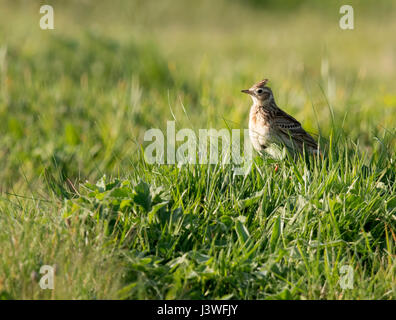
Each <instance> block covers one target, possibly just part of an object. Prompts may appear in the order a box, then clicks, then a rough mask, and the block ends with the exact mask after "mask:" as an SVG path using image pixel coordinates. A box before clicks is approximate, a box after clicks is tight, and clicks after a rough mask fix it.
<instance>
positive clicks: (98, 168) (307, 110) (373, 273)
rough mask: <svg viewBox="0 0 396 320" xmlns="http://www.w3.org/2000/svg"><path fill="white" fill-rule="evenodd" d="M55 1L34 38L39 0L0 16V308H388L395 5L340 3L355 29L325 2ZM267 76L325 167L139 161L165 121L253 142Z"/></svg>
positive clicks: (393, 266)
mask: <svg viewBox="0 0 396 320" xmlns="http://www.w3.org/2000/svg"><path fill="white" fill-rule="evenodd" d="M314 2H315V3H316V4H314ZM48 3H50V4H52V5H53V7H54V10H55V30H47V31H43V30H41V29H40V28H39V25H38V21H39V19H40V14H39V2H33V1H32V2H30V1H29V2H28V1H1V2H0V7H1V9H0V85H1V86H0V122H1V126H0V297H1V298H6V299H39V298H41V299H43V298H44V299H95V298H97V299H151V298H161V299H165V298H166V299H174V298H179V299H209V298H212V299H222V298H223V299H395V298H396V285H395V284H396V279H395V275H396V262H395V242H396V235H395V233H396V219H395V213H396V196H395V194H396V193H395V188H396V187H395V175H396V172H395V157H396V153H395V134H396V131H395V123H396V112H395V110H396V91H395V87H394V83H395V81H396V74H395V72H394V70H395V67H396V66H395V61H396V57H395V52H396V42H395V40H394V35H393V33H394V30H395V28H396V19H395V10H396V8H395V7H394V6H393V5H390V2H389V1H383V2H381V1H380V2H378V4H377V6H376V7H375V10H374V8H372V7H371V4H369V2H368V1H367V3H366V2H365V1H355V2H353V1H352V5H353V6H354V9H355V20H356V22H355V23H356V25H355V29H354V30H349V31H343V30H341V29H340V28H339V26H338V19H339V17H340V14H339V5H338V3H336V2H332V4H326V5H324V4H322V5H318V4H317V2H316V1H312V2H307V3H306V4H305V5H300V4H299V3H298V1H290V4H291V7H287V6H286V5H284V6H280V5H277V4H276V3H277V2H274V1H264V2H262V3H260V4H258V3H257V1H249V2H242V1H227V2H226V1H216V2H215V3H213V2H212V1H202V2H199V3H197V2H195V3H194V4H195V7H194V9H192V8H191V7H190V5H187V4H184V2H182V1H118V0H117V1H111V2H110V1H101V2H97V1H83V2H81V3H80V2H79V1H67V2H65V1H48ZM285 3H287V2H285ZM264 77H267V78H269V79H270V86H271V87H272V89H273V91H274V93H275V97H276V100H277V103H278V105H279V106H280V107H281V108H283V109H284V110H286V111H287V112H289V113H291V114H292V115H293V116H295V117H296V118H297V119H299V120H300V121H301V122H302V124H303V126H304V127H305V128H307V129H308V130H309V131H310V132H316V133H318V135H319V136H320V139H321V145H322V147H323V150H325V152H324V154H325V156H324V157H323V158H316V159H312V158H311V159H305V160H303V159H297V160H294V159H291V158H290V157H286V158H285V159H284V160H281V161H274V160H273V159H270V158H260V157H258V156H257V154H256V155H255V156H256V157H255V158H254V164H253V166H252V169H251V170H250V171H249V172H247V173H246V174H245V175H243V176H235V175H234V174H233V171H232V169H233V168H232V166H221V165H184V166H174V165H155V164H154V165H150V164H148V163H146V162H145V161H144V156H143V151H144V147H145V146H146V144H147V143H145V142H144V141H143V136H144V133H145V132H146V130H148V129H150V128H160V129H163V130H164V131H165V129H166V122H167V121H169V120H176V127H177V129H181V128H191V129H194V130H198V129H199V128H216V129H221V128H228V129H231V128H236V129H238V128H240V129H243V128H246V127H247V123H248V121H247V118H248V112H249V107H250V100H249V99H248V98H247V97H246V96H244V95H242V94H241V93H240V90H241V89H245V88H246V87H249V86H251V85H252V84H253V83H254V82H257V81H258V80H261V79H262V78H264ZM276 167H278V168H277V169H276V170H275V168H276ZM44 264H49V265H56V278H55V290H42V289H40V287H39V285H38V278H39V277H40V275H38V274H37V273H38V272H39V270H40V267H41V266H42V265H44ZM342 266H350V267H351V268H352V270H353V275H354V277H353V288H350V289H342V288H341V286H340V281H341V278H342V276H343V274H342V272H341V270H340V268H341V267H342Z"/></svg>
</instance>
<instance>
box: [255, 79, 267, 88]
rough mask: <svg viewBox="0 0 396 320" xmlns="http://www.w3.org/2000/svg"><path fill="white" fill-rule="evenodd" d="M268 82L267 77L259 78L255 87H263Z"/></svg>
mask: <svg viewBox="0 0 396 320" xmlns="http://www.w3.org/2000/svg"><path fill="white" fill-rule="evenodd" d="M267 82H268V79H264V80H261V81H260V82H258V83H257V84H256V87H264V86H265V85H266V84H267Z"/></svg>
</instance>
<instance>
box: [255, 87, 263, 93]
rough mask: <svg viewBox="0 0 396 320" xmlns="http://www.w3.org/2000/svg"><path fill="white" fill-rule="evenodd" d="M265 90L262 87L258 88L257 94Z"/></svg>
mask: <svg viewBox="0 0 396 320" xmlns="http://www.w3.org/2000/svg"><path fill="white" fill-rule="evenodd" d="M263 92H264V90H263V89H261V88H260V89H257V90H256V93H257V94H262V93H263Z"/></svg>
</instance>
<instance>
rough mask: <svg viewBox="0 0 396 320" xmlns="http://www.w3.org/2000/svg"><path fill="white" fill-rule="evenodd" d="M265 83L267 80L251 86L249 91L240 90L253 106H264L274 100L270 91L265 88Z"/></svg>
mask: <svg viewBox="0 0 396 320" xmlns="http://www.w3.org/2000/svg"><path fill="white" fill-rule="evenodd" d="M267 82H268V79H264V80H262V81H260V82H258V83H256V84H255V85H253V86H252V87H251V88H250V89H246V90H242V92H243V93H247V94H248V95H250V97H251V98H252V99H253V103H254V104H259V105H260V106H266V105H268V104H269V102H270V101H272V100H273V99H274V96H273V94H272V90H271V89H270V88H269V87H267V86H266V84H267Z"/></svg>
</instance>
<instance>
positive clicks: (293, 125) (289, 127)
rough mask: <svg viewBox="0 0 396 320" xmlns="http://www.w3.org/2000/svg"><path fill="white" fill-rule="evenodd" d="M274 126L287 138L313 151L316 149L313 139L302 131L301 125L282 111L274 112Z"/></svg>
mask: <svg viewBox="0 0 396 320" xmlns="http://www.w3.org/2000/svg"><path fill="white" fill-rule="evenodd" d="M274 124H275V126H276V127H277V129H278V130H279V131H280V132H281V133H283V134H284V135H286V136H288V137H289V138H291V139H294V140H296V141H297V142H299V143H301V144H305V145H307V146H310V147H312V148H314V149H316V148H317V147H318V146H317V144H316V141H315V139H314V138H312V137H311V136H310V135H309V134H308V133H307V132H306V131H305V130H304V129H303V127H302V126H301V123H300V122H298V121H297V120H296V119H294V118H293V117H292V116H291V115H289V114H287V113H286V112H284V111H283V110H281V109H278V110H277V111H276V113H275V119H274Z"/></svg>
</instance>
